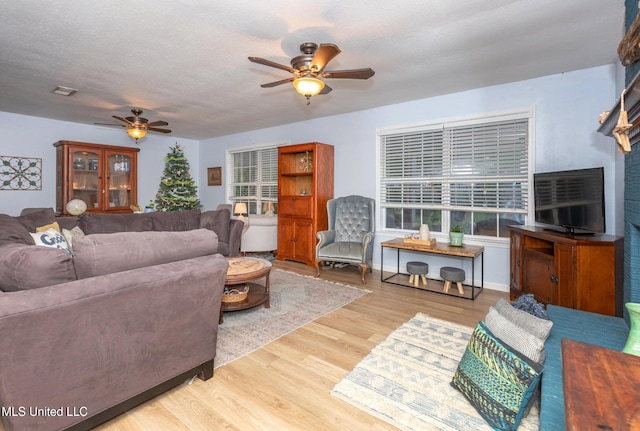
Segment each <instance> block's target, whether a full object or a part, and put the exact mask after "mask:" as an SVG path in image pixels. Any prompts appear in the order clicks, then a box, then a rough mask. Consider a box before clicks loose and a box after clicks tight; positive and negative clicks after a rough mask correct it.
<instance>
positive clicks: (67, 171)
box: [53, 141, 140, 214]
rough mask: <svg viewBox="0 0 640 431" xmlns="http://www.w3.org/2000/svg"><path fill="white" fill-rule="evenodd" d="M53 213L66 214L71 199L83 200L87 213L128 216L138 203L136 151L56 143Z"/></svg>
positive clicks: (81, 143)
mask: <svg viewBox="0 0 640 431" xmlns="http://www.w3.org/2000/svg"><path fill="white" fill-rule="evenodd" d="M53 146H54V147H55V148H56V212H57V213H60V214H66V213H67V210H66V208H65V207H66V205H67V202H69V201H70V200H71V199H82V200H83V201H84V202H85V203H86V204H87V211H92V212H114V213H124V212H131V209H130V208H129V206H130V205H131V204H137V203H138V182H137V179H138V174H137V172H138V151H140V149H139V148H130V147H116V146H112V145H100V144H90V143H86V142H74V141H58V142H56V143H54V144H53Z"/></svg>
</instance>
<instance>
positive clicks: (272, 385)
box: [98, 261, 508, 431]
mask: <svg viewBox="0 0 640 431" xmlns="http://www.w3.org/2000/svg"><path fill="white" fill-rule="evenodd" d="M274 267H275V268H280V269H285V270H289V271H295V272H298V273H301V274H306V275H314V269H312V268H311V267H307V266H305V265H303V264H299V263H295V262H280V261H275V262H274ZM320 276H321V278H323V279H326V280H331V281H336V282H340V283H344V284H351V285H354V286H356V287H362V285H361V284H360V276H359V272H358V270H357V269H356V268H355V267H347V268H341V269H331V270H326V271H325V270H323V271H322V272H321V274H320ZM429 283H436V282H433V281H429ZM364 288H366V289H368V290H371V291H372V292H371V293H370V294H368V295H365V296H363V297H361V298H359V299H357V300H355V301H354V302H352V303H351V304H349V305H347V306H345V307H343V308H340V309H338V310H336V311H334V312H332V313H330V314H328V315H326V316H324V317H321V318H320V319H317V320H316V321H314V322H312V323H309V324H307V325H306V326H304V327H301V328H299V329H297V330H295V331H294V332H292V333H290V334H288V335H286V336H284V337H282V338H280V339H278V340H276V341H274V342H272V343H270V344H268V345H267V346H265V347H263V348H261V349H259V350H257V351H255V352H253V353H251V354H249V355H248V356H245V357H243V358H241V359H238V360H236V361H234V362H232V363H230V364H228V365H225V366H223V367H220V368H218V369H216V370H215V373H214V376H213V378H212V379H210V380H208V381H206V382H203V381H201V380H200V379H196V380H195V381H194V382H193V384H191V385H187V384H183V385H180V386H178V387H177V388H176V389H173V390H171V391H169V392H166V393H165V394H162V395H160V396H158V397H157V398H155V399H153V400H151V401H149V402H147V403H146V404H143V405H141V406H139V407H138V408H136V409H133V410H131V411H129V412H128V413H126V414H124V415H121V416H119V417H118V418H116V419H113V420H112V421H110V422H107V423H106V424H104V425H102V426H101V427H99V428H98V429H100V430H102V431H106V430H109V431H115V430H127V431H138V430H277V431H285V430H296V431H300V430H397V428H395V427H392V426H390V425H388V424H387V423H386V422H384V421H382V420H379V419H376V418H375V417H373V416H370V415H368V414H366V413H364V412H362V411H361V410H359V409H357V408H355V407H352V406H351V405H349V404H347V403H345V402H344V401H341V400H339V399H337V398H335V397H333V396H331V395H330V391H331V389H332V388H333V386H334V385H335V384H336V383H337V382H338V381H340V380H341V379H342V378H343V377H344V376H345V375H346V374H347V373H348V372H349V371H351V370H352V369H353V368H354V367H355V366H356V364H358V362H360V360H361V359H362V358H364V357H365V356H366V355H367V354H368V353H369V351H370V350H371V349H372V348H373V347H374V346H375V345H376V344H378V343H379V342H380V341H381V340H383V339H384V338H385V337H386V336H387V335H388V334H389V333H390V332H392V331H393V330H395V329H396V328H398V327H399V326H400V325H401V324H402V323H404V322H406V321H407V320H409V319H410V318H411V317H413V316H414V315H415V314H416V313H417V312H423V313H427V314H430V315H431V316H434V317H438V318H442V319H447V320H451V321H455V322H459V323H462V324H466V325H468V326H475V324H476V323H477V322H478V320H481V319H482V318H483V317H484V315H485V314H486V313H487V311H488V309H489V306H490V305H493V304H495V302H496V301H497V300H498V298H500V297H502V298H505V299H508V294H507V293H501V292H496V291H492V290H488V289H485V290H484V291H483V292H482V293H481V294H480V296H478V298H476V300H475V301H470V300H468V299H461V298H454V297H450V296H446V295H441V294H437V293H432V292H426V291H423V290H419V289H413V288H407V287H401V286H394V285H390V284H387V283H381V282H380V273H379V272H378V271H374V272H373V273H372V274H367V284H366V286H364Z"/></svg>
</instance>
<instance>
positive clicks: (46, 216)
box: [17, 208, 55, 232]
mask: <svg viewBox="0 0 640 431" xmlns="http://www.w3.org/2000/svg"><path fill="white" fill-rule="evenodd" d="M17 219H18V221H19V222H20V223H22V225H23V226H24V227H26V228H27V229H28V230H29V232H35V231H36V228H37V227H38V226H44V225H47V224H50V223H53V222H54V221H55V215H54V213H53V208H45V209H43V210H39V211H34V212H31V213H28V214H25V215H21V216H19V217H17Z"/></svg>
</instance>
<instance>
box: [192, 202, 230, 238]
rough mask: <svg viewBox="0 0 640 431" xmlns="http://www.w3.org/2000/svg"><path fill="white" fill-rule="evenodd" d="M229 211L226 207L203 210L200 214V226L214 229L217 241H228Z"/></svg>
mask: <svg viewBox="0 0 640 431" xmlns="http://www.w3.org/2000/svg"><path fill="white" fill-rule="evenodd" d="M230 220H231V211H229V210H228V209H221V210H212V211H205V212H203V213H202V214H201V215H200V226H199V227H201V228H205V229H209V230H212V231H214V232H215V233H216V234H217V235H218V241H220V242H224V243H229V235H230V232H229V231H230Z"/></svg>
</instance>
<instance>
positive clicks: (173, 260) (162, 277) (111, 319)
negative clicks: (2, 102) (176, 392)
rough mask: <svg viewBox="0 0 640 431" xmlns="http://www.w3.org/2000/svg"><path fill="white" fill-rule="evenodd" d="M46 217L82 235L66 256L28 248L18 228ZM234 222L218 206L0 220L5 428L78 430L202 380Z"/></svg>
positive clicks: (31, 228)
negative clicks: (193, 380) (213, 208)
mask: <svg viewBox="0 0 640 431" xmlns="http://www.w3.org/2000/svg"><path fill="white" fill-rule="evenodd" d="M223 211H224V210H223ZM53 221H57V222H58V224H59V225H60V228H61V229H62V228H64V229H69V230H70V229H72V228H73V227H75V226H79V227H80V229H81V230H82V231H83V232H84V233H85V235H84V236H82V235H78V236H74V237H73V240H72V251H73V255H71V254H69V253H67V252H66V251H64V250H60V249H56V248H50V247H42V246H36V245H34V242H33V238H32V236H31V235H30V234H29V233H30V232H35V228H37V227H39V226H44V225H47V224H50V223H51V222H53ZM238 223H239V225H238V226H236V225H237V224H238ZM238 223H236V221H235V220H230V214H229V212H228V211H224V213H220V212H217V211H207V212H202V213H200V211H199V210H196V211H185V212H183V213H149V214H120V215H117V214H116V215H111V214H110V215H106V214H95V213H85V214H83V215H82V216H80V217H79V218H75V217H54V216H53V211H52V210H47V211H40V212H36V213H32V214H28V215H25V216H21V217H10V216H7V215H1V214H0V290H2V291H1V292H0V346H2V347H1V348H0V404H1V408H2V421H3V424H4V427H5V429H6V430H7V431H11V430H33V429H38V430H59V429H89V428H91V427H93V426H96V425H97V424H99V423H101V422H104V421H105V420H108V419H110V418H112V417H114V416H116V415H118V414H120V413H123V412H125V411H126V410H128V409H130V408H132V407H134V406H135V405H137V404H139V403H141V402H144V401H146V400H148V399H150V398H152V397H154V396H156V395H158V394H160V393H161V392H163V391H165V390H167V389H169V388H170V387H173V386H175V385H177V384H180V383H182V382H184V381H186V380H188V379H189V378H192V377H193V376H196V375H198V376H199V377H200V378H202V379H203V380H206V379H208V378H210V377H211V376H212V375H213V361H214V357H215V352H216V342H217V330H218V318H219V312H220V303H221V295H222V290H223V288H224V279H225V275H226V270H227V261H226V259H225V258H224V256H223V255H222V254H221V253H220V251H223V250H224V251H225V252H226V253H224V254H231V255H235V254H237V253H238V252H239V245H240V242H239V240H240V234H241V231H242V222H238ZM238 228H239V230H238ZM216 229H218V231H220V233H218V231H216ZM225 230H227V231H226V232H225ZM234 232H235V233H234Z"/></svg>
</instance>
